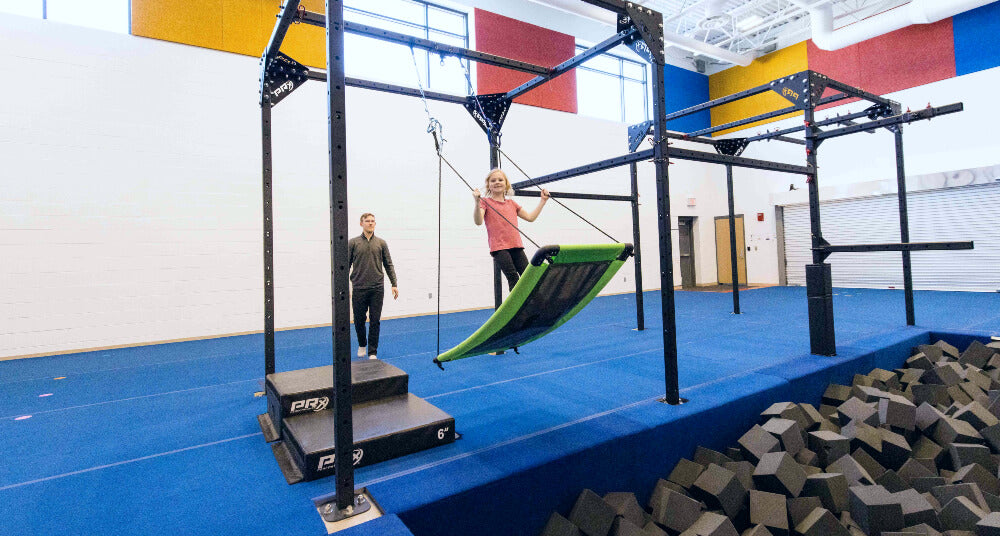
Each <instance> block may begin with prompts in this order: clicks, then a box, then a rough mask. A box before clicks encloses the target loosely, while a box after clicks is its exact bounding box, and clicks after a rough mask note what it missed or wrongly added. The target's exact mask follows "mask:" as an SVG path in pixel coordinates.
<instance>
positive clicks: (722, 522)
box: [681, 512, 739, 536]
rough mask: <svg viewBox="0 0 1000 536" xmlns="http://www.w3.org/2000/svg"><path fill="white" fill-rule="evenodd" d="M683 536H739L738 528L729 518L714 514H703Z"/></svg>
mask: <svg viewBox="0 0 1000 536" xmlns="http://www.w3.org/2000/svg"><path fill="white" fill-rule="evenodd" d="M681 536H739V533H738V532H736V527H735V526H733V522H732V521H730V520H729V518H728V517H726V516H724V515H721V514H716V513H714V512H702V513H701V517H699V518H698V521H695V523H694V525H691V527H690V528H688V529H687V530H685V531H684V532H682V533H681Z"/></svg>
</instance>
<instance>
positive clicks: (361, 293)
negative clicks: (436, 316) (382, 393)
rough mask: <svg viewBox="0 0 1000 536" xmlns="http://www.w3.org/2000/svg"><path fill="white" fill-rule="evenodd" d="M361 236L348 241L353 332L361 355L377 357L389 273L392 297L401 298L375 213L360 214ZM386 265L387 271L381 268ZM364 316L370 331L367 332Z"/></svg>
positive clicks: (371, 357) (370, 357)
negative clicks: (385, 286)
mask: <svg viewBox="0 0 1000 536" xmlns="http://www.w3.org/2000/svg"><path fill="white" fill-rule="evenodd" d="M361 231H362V233H361V236H356V237H354V238H352V239H351V240H350V242H348V246H347V247H348V251H349V258H350V266H351V288H352V292H351V305H352V306H353V309H354V332H355V333H356V334H357V335H358V357H364V356H365V355H367V356H368V357H369V359H378V334H379V321H380V320H381V318H382V299H383V298H384V297H385V290H384V289H383V282H384V280H385V276H386V275H388V276H389V283H390V284H391V285H392V299H394V300H395V299H398V298H399V289H397V288H396V270H395V269H393V267H392V257H390V256H389V246H388V245H387V244H386V243H385V240H382V239H381V238H379V237H377V236H375V215H374V214H372V213H370V212H365V213H364V214H362V215H361ZM383 267H385V272H383V271H382V268H383ZM365 317H367V318H368V324H369V327H368V333H367V335H366V333H365Z"/></svg>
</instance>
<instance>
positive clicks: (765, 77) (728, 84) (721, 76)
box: [708, 43, 809, 135]
mask: <svg viewBox="0 0 1000 536" xmlns="http://www.w3.org/2000/svg"><path fill="white" fill-rule="evenodd" d="M808 68H809V67H808V61H807V59H806V46H805V43H798V44H796V45H792V46H790V47H787V48H783V49H781V50H778V51H775V52H772V53H770V54H768V55H766V56H761V57H760V58H757V59H756V60H754V62H753V63H751V64H750V65H749V66H747V67H739V66H737V67H732V68H729V69H726V70H725V71H722V72H719V73H716V74H713V75H711V76H709V77H708V93H709V98H710V99H717V98H719V97H725V96H726V95H731V94H733V93H736V92H738V91H743V90H745V89H750V88H752V87H756V86H759V85H761V84H766V83H768V82H770V81H771V80H774V79H776V78H781V77H782V76H785V75H789V74H795V73H797V72H800V71H804V70H806V69H808ZM788 106H790V103H789V102H788V101H787V100H785V99H783V98H782V97H780V96H779V95H778V94H777V93H774V92H773V91H769V92H767V93H762V94H760V95H755V96H753V97H748V98H745V99H742V100H738V101H735V102H731V103H728V104H724V105H722V106H716V107H714V108H712V125H713V126H714V125H722V124H725V123H730V122H732V121H738V120H740V119H746V118H747V117H753V116H755V115H760V114H762V113H765V112H771V111H774V110H780V109H781V108H786V107H788ZM796 113H798V112H796ZM794 115H796V114H795V113H792V114H788V115H783V116H781V117H778V118H775V119H774V120H773V121H779V120H781V119H787V118H789V117H793V116H794ZM769 122H771V121H760V122H756V123H751V124H750V125H744V126H743V127H741V128H752V127H755V126H757V125H763V124H766V123H769ZM727 132H732V130H724V131H721V132H717V133H716V135H721V134H725V133H727Z"/></svg>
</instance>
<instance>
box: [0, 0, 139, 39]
mask: <svg viewBox="0 0 1000 536" xmlns="http://www.w3.org/2000/svg"><path fill="white" fill-rule="evenodd" d="M129 9H130V2H129V0H87V1H86V2H82V1H80V0H0V12H3V13H13V14H14V15H22V16H25V17H35V18H39V19H47V20H51V21H55V22H61V23H65V24H74V25H76V26H86V27H88V28H97V29H98V30H107V31H109V32H119V33H129V27H130V20H129V19H130V17H129Z"/></svg>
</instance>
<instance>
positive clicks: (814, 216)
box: [804, 82, 837, 355]
mask: <svg viewBox="0 0 1000 536" xmlns="http://www.w3.org/2000/svg"><path fill="white" fill-rule="evenodd" d="M811 83H812V82H810V84H811ZM810 89H811V88H810ZM810 93H812V92H811V91H810ZM815 112H816V108H815V106H814V104H808V105H807V106H806V108H805V115H804V120H805V126H806V130H805V134H806V165H807V166H809V167H810V169H811V170H812V175H808V176H807V179H806V180H807V182H808V183H809V223H810V229H811V230H812V247H813V252H812V256H813V263H812V264H809V265H807V266H806V296H807V299H808V300H809V348H810V352H811V353H813V354H818V355H837V344H836V340H835V337H834V331H833V278H832V276H831V272H830V265H829V264H828V263H826V262H824V261H825V260H826V255H827V253H826V252H824V251H822V250H820V249H817V248H821V247H822V246H824V245H826V241H825V240H823V231H822V229H821V228H820V219H819V181H818V179H817V166H816V162H817V159H816V148H817V147H818V146H819V140H817V134H818V129H817V128H816V126H815V115H816V114H815Z"/></svg>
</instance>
